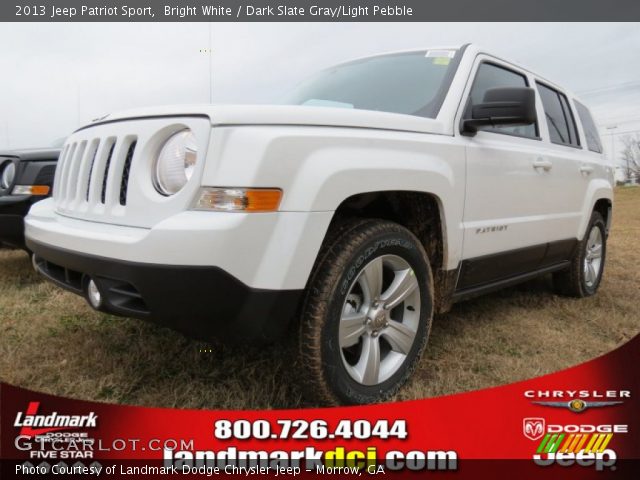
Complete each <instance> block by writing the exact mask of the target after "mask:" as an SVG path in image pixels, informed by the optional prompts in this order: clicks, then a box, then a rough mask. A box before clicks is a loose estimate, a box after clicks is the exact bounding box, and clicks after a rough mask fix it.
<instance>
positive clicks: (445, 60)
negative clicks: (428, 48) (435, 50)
mask: <svg viewBox="0 0 640 480" xmlns="http://www.w3.org/2000/svg"><path fill="white" fill-rule="evenodd" d="M449 62H451V59H450V58H449V57H434V58H433V61H432V63H433V64H434V65H449Z"/></svg>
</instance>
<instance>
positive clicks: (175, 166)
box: [153, 129, 198, 196]
mask: <svg viewBox="0 0 640 480" xmlns="http://www.w3.org/2000/svg"><path fill="white" fill-rule="evenodd" d="M197 153H198V146H197V145H196V138H195V136H194V135H193V133H192V132H191V130H189V129H185V130H181V131H180V132H178V133H176V134H174V135H172V136H171V137H169V139H168V140H167V141H166V142H165V144H164V145H163V147H162V150H160V154H159V155H158V158H157V159H156V163H155V168H154V179H153V184H154V186H155V187H156V190H158V192H160V193H161V194H162V195H167V196H168V195H173V194H174V193H177V192H179V191H180V190H181V189H182V187H184V186H185V185H186V184H187V182H188V181H189V179H190V178H191V176H192V175H193V171H194V169H195V166H196V157H197Z"/></svg>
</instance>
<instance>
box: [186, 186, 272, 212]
mask: <svg viewBox="0 0 640 480" xmlns="http://www.w3.org/2000/svg"><path fill="white" fill-rule="evenodd" d="M281 199H282V190H280V189H278V188H213V187H205V188H203V189H202V190H201V192H200V198H198V201H197V202H196V205H195V209H196V210H215V211H222V212H275V211H276V210H278V207H279V206H280V200H281Z"/></svg>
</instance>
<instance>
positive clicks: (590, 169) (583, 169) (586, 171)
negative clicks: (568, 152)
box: [580, 165, 593, 175]
mask: <svg viewBox="0 0 640 480" xmlns="http://www.w3.org/2000/svg"><path fill="white" fill-rule="evenodd" d="M580 173H584V174H586V175H591V174H592V173H593V167H592V166H591V165H582V166H581V167H580Z"/></svg>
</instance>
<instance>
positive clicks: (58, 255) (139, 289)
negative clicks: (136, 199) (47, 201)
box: [27, 240, 302, 344]
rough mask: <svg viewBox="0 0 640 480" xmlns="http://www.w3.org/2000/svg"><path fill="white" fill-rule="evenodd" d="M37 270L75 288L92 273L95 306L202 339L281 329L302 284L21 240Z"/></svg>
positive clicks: (273, 334) (235, 338) (246, 337)
mask: <svg viewBox="0 0 640 480" xmlns="http://www.w3.org/2000/svg"><path fill="white" fill-rule="evenodd" d="M27 245H28V247H29V248H30V249H31V250H32V251H33V252H34V254H35V264H36V266H37V268H38V270H39V271H40V273H42V274H43V275H44V276H45V277H47V278H48V279H49V280H51V281H53V282H54V283H56V284H58V285H59V286H61V287H63V288H65V289H67V290H69V291H72V292H74V293H76V294H78V295H83V296H84V295H85V290H86V287H87V283H88V282H89V280H90V279H92V280H93V281H94V282H95V283H96V285H97V286H98V289H99V290H100V293H101V296H102V299H103V306H102V307H101V310H103V311H105V312H108V313H113V314H116V315H122V316H127V317H133V318H139V319H152V320H153V321H156V322H158V323H159V324H161V325H165V326H168V327H170V328H173V329H175V330H178V331H181V332H183V333H185V334H187V335H189V336H191V337H194V338H198V339H203V340H219V341H224V342H225V343H231V344H241V343H265V342H270V341H273V340H275V339H277V338H278V337H280V336H282V335H283V333H284V332H285V331H286V329H287V326H288V324H289V322H290V321H291V320H292V319H293V318H294V317H295V315H296V313H297V310H298V305H299V303H300V300H301V297H302V290H263V289H256V288H251V287H248V286H247V285H245V284H243V283H242V282H240V281H239V280H238V279H236V278H235V277H233V276H232V275H230V274H229V273H227V272H225V271H224V270H222V269H220V268H218V267H197V266H188V265H187V266H178V265H158V264H148V263H138V262H127V261H122V260H114V259H109V258H103V257H98V256H93V255H87V254H81V253H77V252H71V251H68V250H64V249H60V248H55V247H51V246H47V245H44V244H41V243H38V242H34V241H32V240H27Z"/></svg>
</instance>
